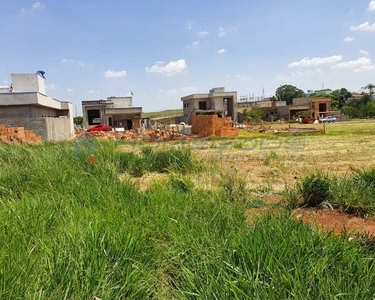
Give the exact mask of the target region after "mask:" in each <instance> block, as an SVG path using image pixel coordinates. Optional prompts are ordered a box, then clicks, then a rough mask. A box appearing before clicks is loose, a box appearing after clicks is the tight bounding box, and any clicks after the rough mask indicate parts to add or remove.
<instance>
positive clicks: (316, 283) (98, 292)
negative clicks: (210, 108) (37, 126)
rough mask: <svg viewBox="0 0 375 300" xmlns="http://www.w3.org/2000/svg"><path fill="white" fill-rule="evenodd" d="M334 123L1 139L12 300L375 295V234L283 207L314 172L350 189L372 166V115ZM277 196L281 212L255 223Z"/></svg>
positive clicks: (1, 255) (0, 204)
mask: <svg viewBox="0 0 375 300" xmlns="http://www.w3.org/2000/svg"><path fill="white" fill-rule="evenodd" d="M351 124H352V125H353V126H351ZM361 128H362V129H363V130H362V129H361ZM327 129H328V130H327V134H326V135H314V136H301V137H285V136H281V137H280V136H276V137H274V136H272V137H269V136H267V135H265V136H263V137H262V136H259V135H258V134H254V136H251V134H252V133H244V135H246V137H243V138H240V139H236V140H217V139H213V140H208V141H205V142H203V141H193V142H189V143H185V144H183V145H182V144H176V143H168V147H167V146H166V145H163V146H162V145H159V144H153V145H151V146H152V147H151V148H150V147H147V148H144V147H143V146H141V145H130V144H116V143H115V142H108V141H106V142H104V141H103V142H100V141H97V140H94V139H92V140H80V141H77V142H72V143H59V144H45V145H40V146H16V145H13V146H9V145H0V220H1V221H0V240H1V241H2V243H1V244H0V299H91V298H92V297H93V296H97V297H99V298H101V299H103V300H104V299H372V298H373V297H374V296H375V247H374V243H373V242H372V241H371V240H369V239H367V238H366V237H357V238H355V239H352V238H351V237H350V238H349V236H345V235H343V236H336V235H333V234H330V233H323V232H320V231H317V230H316V229H314V228H313V227H310V226H308V225H304V224H303V223H302V221H300V220H295V219H293V218H291V217H290V215H291V211H290V207H288V206H287V205H281V204H280V203H279V200H280V199H281V195H282V194H283V193H285V189H286V188H287V187H290V188H291V190H293V189H294V188H298V184H302V183H303V182H304V180H305V181H306V182H305V186H304V187H302V188H301V189H299V190H298V191H299V192H300V193H301V195H302V196H303V195H305V194H304V193H303V192H304V191H308V190H309V187H310V186H311V185H309V184H308V181H307V179H304V178H306V176H307V177H308V176H312V174H316V171H319V170H324V171H325V172H326V173H328V175H330V176H333V175H335V176H337V178H341V179H342V180H343V181H342V184H343V185H345V186H346V185H347V182H345V180H346V179H347V180H349V181H350V178H351V177H347V178H346V179H345V177H343V176H344V175H345V174H348V175H347V176H349V175H350V174H356V173H349V171H350V170H351V169H352V168H353V167H354V168H359V169H360V168H370V167H371V166H374V160H375V158H374V157H373V149H374V148H373V147H374V143H375V141H374V137H375V136H374V132H375V123H374V122H362V121H361V122H353V123H347V124H334V125H329V126H328V127H327ZM358 131H360V132H361V133H358ZM364 131H365V132H364ZM301 145H302V146H301ZM170 148H173V149H170ZM246 155H248V156H246ZM244 157H245V158H244ZM371 176H372V175H371V174H370V176H363V177H362V178H365V179H363V180H368V178H370V179H371ZM353 178H354V177H353ZM341 179H340V180H341ZM330 180H331V178H330V179H328V181H329V182H330ZM351 182H354V183H355V182H356V181H355V179H352V181H351ZM313 186H315V185H313ZM322 186H323V187H325V185H324V183H323V184H322ZM323 190H324V188H323ZM329 190H330V189H329ZM319 191H321V189H319ZM370 192H371V191H370ZM323 195H325V194H323ZM363 195H364V194H363ZM275 198H276V200H277V201H274V199H275ZM267 201H270V202H269V203H270V204H269V205H271V204H272V205H273V206H272V205H271V206H272V207H274V210H275V213H272V212H270V213H269V214H266V215H264V216H262V217H257V216H256V215H254V216H253V217H252V218H251V222H250V221H249V211H252V210H253V209H255V210H256V209H262V207H263V206H264V205H265V204H267V203H268V202H267ZM276 212H277V213H276Z"/></svg>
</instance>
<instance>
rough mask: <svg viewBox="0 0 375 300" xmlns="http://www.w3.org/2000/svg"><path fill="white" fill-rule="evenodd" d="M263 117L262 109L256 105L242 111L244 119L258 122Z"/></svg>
mask: <svg viewBox="0 0 375 300" xmlns="http://www.w3.org/2000/svg"><path fill="white" fill-rule="evenodd" d="M263 117H264V111H263V110H262V109H261V108H259V107H257V106H253V107H251V109H249V110H247V109H245V110H244V111H243V119H244V120H245V121H251V122H253V123H258V122H260V121H261V120H262V119H263Z"/></svg>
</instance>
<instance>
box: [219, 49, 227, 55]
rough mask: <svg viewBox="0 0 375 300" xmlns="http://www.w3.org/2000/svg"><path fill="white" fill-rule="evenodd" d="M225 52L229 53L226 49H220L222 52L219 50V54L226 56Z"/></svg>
mask: <svg viewBox="0 0 375 300" xmlns="http://www.w3.org/2000/svg"><path fill="white" fill-rule="evenodd" d="M225 52H227V51H226V50H225V49H220V50H217V54H220V55H221V54H224V53H225Z"/></svg>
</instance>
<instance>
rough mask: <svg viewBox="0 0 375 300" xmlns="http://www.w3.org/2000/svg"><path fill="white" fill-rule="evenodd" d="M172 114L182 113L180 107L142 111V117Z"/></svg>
mask: <svg viewBox="0 0 375 300" xmlns="http://www.w3.org/2000/svg"><path fill="white" fill-rule="evenodd" d="M174 115H183V110H182V109H168V110H162V111H155V112H143V113H142V118H158V117H166V116H174Z"/></svg>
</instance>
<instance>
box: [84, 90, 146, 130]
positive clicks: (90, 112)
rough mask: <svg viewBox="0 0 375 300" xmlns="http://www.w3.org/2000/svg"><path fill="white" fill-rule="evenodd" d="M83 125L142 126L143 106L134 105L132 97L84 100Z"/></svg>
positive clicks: (130, 127)
mask: <svg viewBox="0 0 375 300" xmlns="http://www.w3.org/2000/svg"><path fill="white" fill-rule="evenodd" d="M82 112H83V126H85V127H88V126H91V125H98V124H102V125H109V126H113V127H114V128H123V129H125V130H130V129H137V128H140V127H141V114H142V107H133V98H132V97H108V98H107V100H88V101H82Z"/></svg>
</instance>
